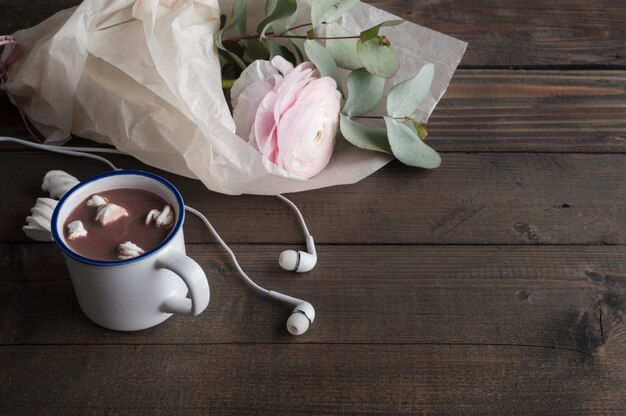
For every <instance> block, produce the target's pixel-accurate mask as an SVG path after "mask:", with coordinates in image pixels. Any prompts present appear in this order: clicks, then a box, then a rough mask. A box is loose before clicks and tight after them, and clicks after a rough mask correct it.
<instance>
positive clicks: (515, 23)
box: [368, 0, 626, 67]
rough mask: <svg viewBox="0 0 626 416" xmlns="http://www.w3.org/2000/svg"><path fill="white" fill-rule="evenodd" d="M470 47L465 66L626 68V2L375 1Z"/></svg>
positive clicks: (581, 0)
mask: <svg viewBox="0 0 626 416" xmlns="http://www.w3.org/2000/svg"><path fill="white" fill-rule="evenodd" d="M368 3H370V4H372V5H375V6H378V7H382V8H384V9H385V10H387V11H389V12H391V13H395V14H398V15H399V16H401V17H404V18H406V19H407V20H410V21H413V22H416V23H419V24H421V25H424V26H426V27H429V28H431V29H433V30H437V31H440V32H443V33H447V34H449V35H451V36H454V37H457V38H459V39H462V40H464V41H466V42H469V47H468V50H467V53H466V54H465V57H464V59H463V61H462V65H465V66H480V67H484V66H492V67H514V66H522V67H523V66H533V67H536V66H553V65H555V66H565V65H572V66H592V67H593V66H597V67H610V66H619V67H624V66H626V43H625V42H624V33H625V32H626V26H625V25H624V24H623V22H624V21H625V20H626V3H624V2H623V1H615V0H595V1H592V2H590V1H585V0H556V1H554V0H553V1H549V2H546V1H545V0H525V1H522V0H500V1H495V0H472V1H466V0H430V1H427V2H414V1H411V0H373V1H368Z"/></svg>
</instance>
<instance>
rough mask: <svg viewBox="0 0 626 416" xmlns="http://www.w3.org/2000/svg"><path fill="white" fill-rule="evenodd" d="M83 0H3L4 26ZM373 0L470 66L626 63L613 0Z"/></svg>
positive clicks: (625, 15) (618, 5)
mask: <svg viewBox="0 0 626 416" xmlns="http://www.w3.org/2000/svg"><path fill="white" fill-rule="evenodd" d="M78 3H79V1H78V0H61V1H51V0H36V1H34V0H28V1H27V0H17V1H16V0H0V32H1V33H2V34H5V33H7V34H8V33H13V32H14V31H16V30H18V29H23V28H27V27H30V26H32V25H34V24H36V23H38V22H40V21H42V20H44V19H45V18H47V17H48V16H50V15H52V14H53V13H54V12H56V11H59V10H62V9H64V8H67V7H70V6H72V5H76V4H78ZM368 3H370V4H372V5H374V6H377V7H381V8H383V9H385V10H387V11H389V12H391V13H395V14H397V15H399V16H401V17H403V18H405V19H407V20H410V21H413V22H416V23H419V24H421V25H424V26H426V27H429V28H431V29H434V30H437V31H440V32H443V33H446V34H449V35H451V36H454V37H457V38H459V39H462V40H464V41H467V42H469V43H470V46H469V48H468V50H467V53H466V55H465V58H464V59H463V62H462V64H463V65H466V66H495V67H511V66H552V65H574V66H576V65H577V66H598V67H626V43H624V36H625V33H626V28H625V26H624V21H626V4H624V2H622V1H615V0H598V1H594V2H589V1H584V0H555V1H551V2H545V1H544V0H527V1H520V0H500V1H496V0H475V1H465V0H430V1H428V2H419V3H416V2H413V1H409V0H376V1H368Z"/></svg>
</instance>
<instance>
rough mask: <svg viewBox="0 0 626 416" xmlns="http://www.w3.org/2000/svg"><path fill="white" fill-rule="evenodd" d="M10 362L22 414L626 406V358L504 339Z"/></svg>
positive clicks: (552, 410) (144, 349) (62, 352)
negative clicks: (502, 343) (503, 343)
mask: <svg viewBox="0 0 626 416" xmlns="http://www.w3.org/2000/svg"><path fill="white" fill-rule="evenodd" d="M0 368H3V369H4V370H3V371H2V373H0V406H2V408H3V410H5V411H6V412H7V413H8V414H11V415H32V414H38V413H45V414H47V415H57V414H58V415H72V414H78V415H84V414H95V413H107V414H116V415H118V414H120V415H121V414H124V415H126V414H128V415H137V414H159V415H163V414H167V415H169V414H176V415H193V414H210V415H232V414H246V415H268V414H272V415H295V414H299V415H300V414H301V415H389V414H393V415H414V414H425V415H468V414H471V415H493V414H506V415H527V414H532V415H547V414H551V415H571V416H575V415H581V416H582V415H589V414H602V415H621V414H623V413H622V412H623V408H624V404H625V401H624V396H623V392H624V388H625V387H626V377H625V376H624V374H626V366H625V365H624V362H623V361H622V362H621V363H620V364H614V365H613V364H609V363H605V362H602V361H599V360H594V359H590V358H589V357H584V356H579V355H577V354H574V353H571V352H564V351H558V350H551V349H542V348H535V349H532V348H525V347H493V346H454V345H419V346H418V345H385V346H378V345H376V346H372V345H357V346H352V345H342V344H326V345H209V346H206V345H187V346H165V345H143V346H107V345H104V346H89V347H88V346H45V347H42V346H19V347H2V348H0ZM33 374H37V376H36V377H33V376H32V375H33ZM9 381H10V382H9ZM3 402H4V403H3Z"/></svg>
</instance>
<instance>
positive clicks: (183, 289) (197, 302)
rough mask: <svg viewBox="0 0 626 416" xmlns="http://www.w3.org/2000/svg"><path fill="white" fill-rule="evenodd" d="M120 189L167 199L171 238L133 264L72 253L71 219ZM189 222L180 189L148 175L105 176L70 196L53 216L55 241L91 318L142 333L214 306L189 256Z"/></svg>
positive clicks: (120, 173) (204, 280)
mask: <svg viewBox="0 0 626 416" xmlns="http://www.w3.org/2000/svg"><path fill="white" fill-rule="evenodd" d="M119 188H135V189H143V190H146V191H149V192H152V193H154V194H156V195H158V196H160V197H161V198H163V199H164V200H165V201H166V202H167V203H168V204H169V205H170V206H171V207H172V208H173V210H174V214H175V216H176V222H175V225H174V226H173V228H172V231H171V232H170V234H169V235H168V237H167V238H166V239H165V240H164V241H163V242H162V243H161V244H160V245H159V246H157V247H156V248H155V249H154V250H151V251H149V252H147V253H146V254H143V255H141V256H139V257H135V258H131V259H128V260H119V261H100V260H93V259H89V258H86V257H83V256H81V255H80V254H78V253H76V252H74V251H72V249H71V248H70V247H69V246H68V245H67V242H66V239H65V233H64V232H63V226H64V224H65V222H66V220H67V218H68V216H69V215H70V214H71V213H72V211H74V209H75V208H76V207H77V206H78V205H79V204H80V203H82V202H83V201H85V199H87V198H88V197H90V196H91V195H93V194H97V193H98V192H103V191H107V190H112V189H119ZM184 220H185V204H184V203H183V199H182V197H181V195H180V193H179V192H178V190H177V189H176V188H175V187H174V185H172V184H171V183H170V182H168V181H166V180H165V179H163V178H161V177H159V176H157V175H154V174H152V173H148V172H141V171H132V170H120V171H115V172H110V173H105V174H102V175H98V176H95V177H93V178H91V179H89V180H86V181H84V182H81V183H80V184H78V185H76V186H75V187H74V188H72V189H71V190H70V191H69V192H68V193H67V194H65V196H64V197H63V198H62V199H61V201H59V203H58V204H57V206H56V209H55V210H54V213H53V215H52V224H51V228H52V236H53V238H54V241H55V242H56V243H57V245H58V246H59V247H60V248H61V250H62V251H63V254H64V256H65V262H66V264H67V268H68V270H69V273H70V277H71V279H72V284H73V285H74V291H75V292H76V297H77V298H78V303H79V305H80V307H81V309H82V310H83V312H84V313H85V315H87V317H88V318H89V319H91V320H92V321H93V322H95V323H97V324H98V325H101V326H103V327H105V328H109V329H114V330H118V331H137V330H140V329H145V328H150V327H152V326H154V325H157V324H160V323H161V322H163V321H165V320H166V319H167V318H169V317H170V316H172V314H174V313H178V314H183V315H191V316H196V315H198V314H199V313H201V312H202V311H203V310H204V309H205V308H206V307H207V305H208V304H209V296H210V295H209V284H208V282H207V278H206V275H205V274H204V271H203V270H202V268H201V267H200V266H199V265H198V263H196V262H195V261H194V260H192V259H191V258H189V257H187V255H186V254H185V239H184V236H183V222H184ZM188 294H189V297H187V295H188Z"/></svg>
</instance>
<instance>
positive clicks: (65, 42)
mask: <svg viewBox="0 0 626 416" xmlns="http://www.w3.org/2000/svg"><path fill="white" fill-rule="evenodd" d="M232 3H233V0H224V1H221V2H219V4H218V1H217V0H193V1H192V0H160V1H159V0H85V1H84V2H83V3H82V4H81V5H80V6H78V7H75V8H72V9H68V10H64V11H62V12H59V13H57V14H56V15H54V16H52V17H51V18H49V19H48V20H46V21H44V22H43V23H41V24H39V25H37V26H35V27H33V28H30V29H26V30H22V31H19V32H17V33H15V34H14V35H13V36H14V37H15V38H16V39H17V40H18V41H19V43H20V44H21V46H22V48H23V51H22V54H21V58H20V59H18V60H17V61H16V62H15V63H14V64H13V65H12V66H11V68H10V69H9V71H8V74H7V83H6V88H7V91H8V93H9V94H10V96H11V97H12V99H13V100H18V101H19V103H20V105H21V107H22V108H23V110H24V111H25V112H26V114H27V115H28V117H29V118H30V119H31V120H32V121H33V123H34V124H35V125H36V127H37V128H38V129H39V130H40V131H41V132H42V133H43V134H44V135H45V136H46V137H47V142H48V143H57V144H58V143H61V142H63V141H65V140H66V139H67V138H68V137H69V136H70V134H74V135H77V136H80V137H85V138H89V139H92V140H95V141H97V142H101V143H107V144H111V145H114V146H115V147H116V148H118V149H119V150H121V151H123V152H126V153H129V154H131V155H133V156H134V157H136V158H137V159H139V160H141V161H142V162H144V163H146V164H148V165H152V166H155V167H157V168H160V169H164V170H167V171H170V172H174V173H177V174H180V175H184V176H188V177H191V178H197V179H200V180H201V181H202V182H203V183H204V184H205V185H206V186H207V188H209V189H211V190H213V191H217V192H221V193H225V194H242V193H248V194H263V195H273V194H279V193H287V192H299V191H305V190H309V189H315V188H321V187H326V186H332V185H338V184H348V183H354V182H357V181H359V180H361V179H363V178H365V177H366V176H368V175H370V174H371V173H373V172H374V171H376V170H377V169H379V168H380V167H382V166H383V165H385V164H386V163H387V162H389V161H390V160H391V158H392V157H391V156H389V155H385V154H382V153H377V152H370V151H365V150H361V149H358V148H356V147H354V146H352V145H350V144H349V143H347V142H345V141H343V140H340V141H339V143H338V145H337V148H336V150H335V152H334V154H333V157H332V159H331V162H330V163H329V165H328V166H327V167H326V169H324V170H323V171H322V172H321V173H320V174H318V175H317V176H315V177H314V178H311V179H308V180H304V179H301V178H298V177H296V176H294V175H291V174H289V173H288V172H286V171H284V170H282V169H280V168H278V167H277V166H275V165H273V164H272V163H271V162H269V161H268V160H267V159H265V158H264V157H263V156H262V155H261V154H260V153H259V152H257V151H256V150H255V149H253V148H252V147H251V146H249V145H248V144H247V143H246V142H245V141H244V140H242V139H241V138H240V137H238V136H236V135H235V133H234V131H235V125H234V122H233V119H232V117H231V114H230V112H229V109H228V105H227V103H226V101H225V99H224V96H223V93H222V89H221V74H220V63H219V58H218V54H217V51H216V48H215V46H214V44H213V34H214V33H215V32H216V31H217V30H218V27H219V16H220V6H222V7H223V10H224V11H223V12H222V13H224V14H227V15H228V14H230V10H231V7H232ZM250 3H251V4H253V3H254V4H262V3H263V2H257V1H251V2H250ZM307 12H308V11H307V10H306V7H303V8H302V10H301V13H303V16H304V15H305V14H306V13H307ZM391 19H397V17H395V16H393V15H390V14H388V13H386V12H384V11H382V10H379V9H376V8H374V7H372V6H369V5H366V4H360V5H359V6H357V7H356V8H355V9H354V10H353V11H352V12H351V13H350V14H348V15H346V16H344V17H343V18H342V20H341V21H340V22H341V24H342V26H344V28H346V29H347V30H349V31H351V32H354V33H358V32H360V31H361V30H362V29H364V28H368V27H371V26H373V25H375V24H378V23H380V22H382V21H383V20H391ZM384 33H385V34H386V35H387V36H388V37H389V38H390V39H391V40H392V42H394V45H395V46H396V48H397V49H398V52H399V55H400V62H401V67H400V68H401V69H400V71H399V73H398V74H397V75H396V76H395V78H394V79H393V80H392V82H393V83H397V82H399V81H402V80H404V79H407V78H409V77H410V76H412V75H414V74H415V73H416V72H417V70H418V69H419V68H420V67H421V66H422V65H423V64H425V63H427V62H432V63H434V64H435V80H434V82H433V87H432V90H431V94H430V96H429V97H427V99H426V100H424V102H423V104H422V105H421V107H420V109H419V113H420V117H421V118H422V119H424V120H426V119H427V118H428V116H429V115H430V113H431V112H432V110H433V109H434V107H435V105H436V103H437V102H438V101H439V99H440V98H441V96H442V95H443V93H444V92H445V90H446V88H447V86H448V84H449V82H450V78H451V77H452V74H453V73H454V70H455V69H456V67H457V65H458V63H459V61H460V59H461V57H462V55H463V52H464V50H465V47H466V44H465V43H464V42H461V41H458V40H456V39H453V38H450V37H448V36H445V35H442V34H440V33H437V32H434V31H431V30H429V29H426V28H423V27H420V26H418V25H416V24H413V23H409V22H405V23H403V24H402V25H400V26H396V27H391V28H385V31H384ZM5 53H6V51H5ZM390 85H391V84H390Z"/></svg>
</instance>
